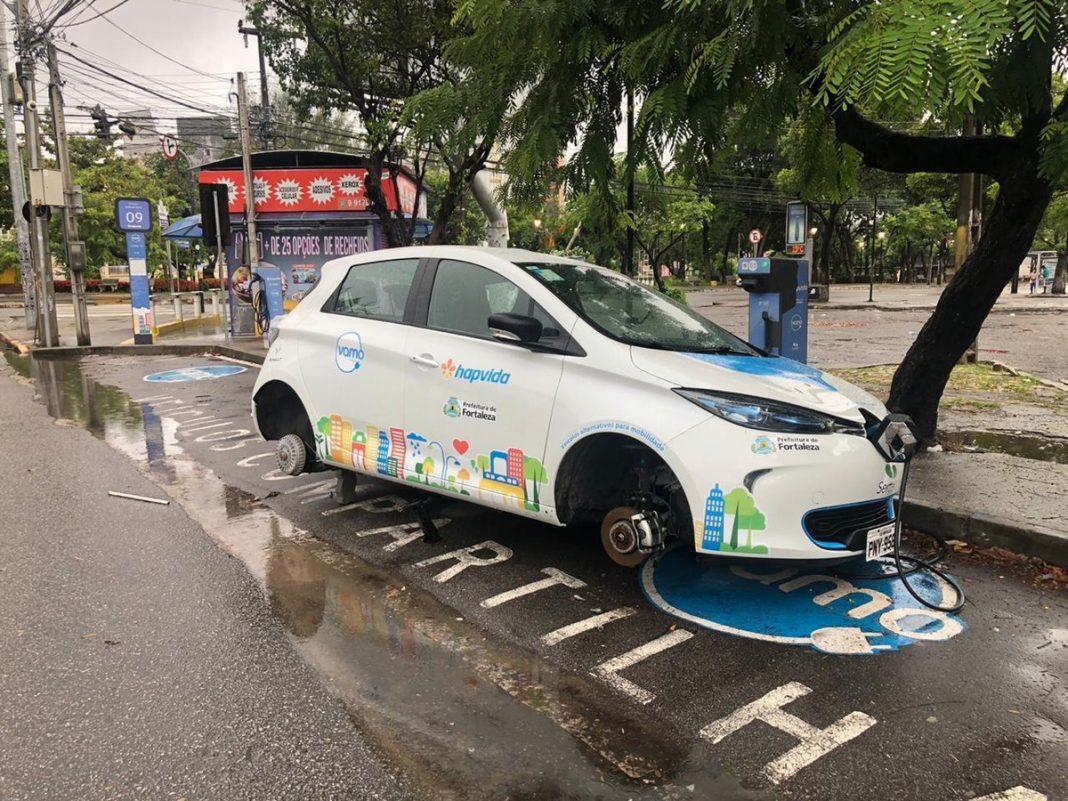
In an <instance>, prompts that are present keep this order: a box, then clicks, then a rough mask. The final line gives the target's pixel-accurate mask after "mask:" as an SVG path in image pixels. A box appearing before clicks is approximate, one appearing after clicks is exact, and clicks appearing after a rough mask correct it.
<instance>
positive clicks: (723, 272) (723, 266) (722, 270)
mask: <svg viewBox="0 0 1068 801" xmlns="http://www.w3.org/2000/svg"><path fill="white" fill-rule="evenodd" d="M737 234H738V223H735V224H734V225H732V226H731V230H730V231H729V232H728V233H727V239H726V241H725V242H724V243H723V261H721V262H720V265H719V277H720V278H721V279H722V281H723V284H724V285H726V283H727V258H728V257H729V256H730V255H731V245H733V244H734V237H735V236H737Z"/></svg>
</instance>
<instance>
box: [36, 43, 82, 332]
mask: <svg viewBox="0 0 1068 801" xmlns="http://www.w3.org/2000/svg"><path fill="white" fill-rule="evenodd" d="M46 52H47V54H48V99H49V101H50V103H51V106H52V126H53V127H54V128H55V133H56V159H57V161H58V162H59V171H60V172H61V173H62V174H63V200H64V201H65V202H64V204H63V239H64V242H65V244H66V251H67V267H68V268H70V290H71V297H72V299H73V301H74V327H75V331H76V334H77V339H78V344H79V345H90V344H92V341H91V339H90V337H89V309H88V307H87V306H86V305H85V243H84V242H82V241H81V240H79V239H78V217H77V213H78V207H79V206H81V194H82V191H81V188H80V187H76V186H75V185H74V177H73V176H72V175H71V171H70V149H69V147H68V142H67V121H66V118H65V117H64V116H63V90H62V88H61V86H62V84H61V81H60V78H59V59H58V58H57V57H56V46H55V44H53V43H52V40H51V38H50V39H49V40H48V45H47V47H46Z"/></svg>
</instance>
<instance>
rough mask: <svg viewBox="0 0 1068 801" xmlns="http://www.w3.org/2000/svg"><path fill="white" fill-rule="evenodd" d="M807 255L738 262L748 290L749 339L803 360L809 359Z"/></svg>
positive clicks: (781, 353) (745, 287)
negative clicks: (804, 257) (796, 257)
mask: <svg viewBox="0 0 1068 801" xmlns="http://www.w3.org/2000/svg"><path fill="white" fill-rule="evenodd" d="M808 271H809V262H808V260H807V259H783V258H769V257H766V256H762V257H758V258H748V259H742V260H741V261H739V262H738V280H739V281H740V282H741V284H742V288H743V289H745V291H746V292H748V293H749V341H750V342H751V343H752V344H753V345H756V346H757V347H758V348H761V349H762V350H766V351H768V352H769V353H773V354H775V355H777V356H786V357H787V358H790V359H793V360H794V361H798V362H801V363H802V364H804V363H806V362H807V361H808Z"/></svg>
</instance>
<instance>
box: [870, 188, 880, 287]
mask: <svg viewBox="0 0 1068 801" xmlns="http://www.w3.org/2000/svg"><path fill="white" fill-rule="evenodd" d="M878 226H879V196H878V195H874V196H872V212H871V247H870V248H868V264H869V265H870V266H869V267H868V303H874V302H875V243H876V239H875V236H876V231H877V229H878Z"/></svg>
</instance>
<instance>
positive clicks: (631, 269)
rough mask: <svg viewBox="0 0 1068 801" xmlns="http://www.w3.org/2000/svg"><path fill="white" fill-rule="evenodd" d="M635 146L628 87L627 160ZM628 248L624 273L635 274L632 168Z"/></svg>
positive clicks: (629, 89) (628, 212)
mask: <svg viewBox="0 0 1068 801" xmlns="http://www.w3.org/2000/svg"><path fill="white" fill-rule="evenodd" d="M633 146H634V89H633V88H631V87H629V86H628V87H627V160H628V161H630V154H631V148H632V147H633ZM627 215H628V217H629V222H630V224H629V225H628V226H627V249H626V252H625V255H624V257H623V261H624V264H623V273H624V274H625V275H630V276H633V275H634V274H635V273H636V272H637V269H636V268H635V266H634V172H633V170H631V173H630V176H629V177H628V179H627Z"/></svg>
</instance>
